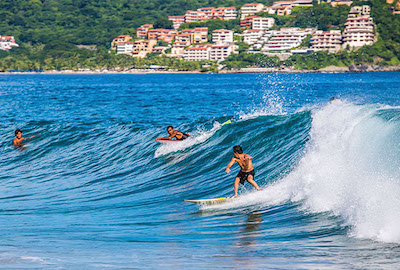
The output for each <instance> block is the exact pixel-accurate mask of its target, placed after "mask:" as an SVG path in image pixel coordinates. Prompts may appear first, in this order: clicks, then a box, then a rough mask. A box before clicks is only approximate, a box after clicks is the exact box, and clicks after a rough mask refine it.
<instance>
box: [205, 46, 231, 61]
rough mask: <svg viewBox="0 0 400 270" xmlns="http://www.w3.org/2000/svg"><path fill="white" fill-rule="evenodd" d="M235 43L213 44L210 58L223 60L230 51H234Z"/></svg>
mask: <svg viewBox="0 0 400 270" xmlns="http://www.w3.org/2000/svg"><path fill="white" fill-rule="evenodd" d="M236 48H237V46H235V45H228V44H226V45H213V46H211V50H210V60H213V61H215V60H216V61H223V60H225V59H226V58H227V57H228V56H229V55H231V54H232V53H236V51H235V50H236Z"/></svg>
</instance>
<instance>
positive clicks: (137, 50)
mask: <svg viewBox="0 0 400 270" xmlns="http://www.w3.org/2000/svg"><path fill="white" fill-rule="evenodd" d="M156 44H157V40H154V39H149V40H135V41H134V42H133V50H132V56H134V57H146V55H147V54H148V53H151V52H152V51H153V47H154V46H155V45H156Z"/></svg>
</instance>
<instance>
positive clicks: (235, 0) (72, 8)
mask: <svg viewBox="0 0 400 270" xmlns="http://www.w3.org/2000/svg"><path fill="white" fill-rule="evenodd" d="M246 2H249V1H247V0H190V1H186V0H142V1H137V0H3V1H0V16H1V21H0V34H2V35H12V36H15V38H16V40H17V43H28V42H29V43H32V44H36V43H42V44H47V43H49V42H51V41H54V40H61V41H64V42H69V43H73V44H96V45H103V46H104V45H105V44H109V43H110V41H111V40H112V39H113V38H114V37H116V36H118V35H121V34H134V29H136V28H137V27H139V26H140V25H142V24H146V23H151V24H154V25H156V26H158V27H170V26H171V24H170V22H169V21H168V16H169V15H183V14H185V12H186V11H187V10H196V9H198V8H201V7H209V6H214V7H219V6H237V7H240V6H242V5H243V4H245V3H246ZM259 2H262V3H264V4H271V1H269V0H263V1H259Z"/></svg>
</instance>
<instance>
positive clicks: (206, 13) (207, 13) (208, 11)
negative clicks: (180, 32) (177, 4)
mask: <svg viewBox="0 0 400 270" xmlns="http://www.w3.org/2000/svg"><path fill="white" fill-rule="evenodd" d="M214 11H215V8H213V7H203V8H199V9H197V21H205V20H211V19H213V17H214Z"/></svg>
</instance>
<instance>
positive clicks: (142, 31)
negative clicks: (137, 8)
mask: <svg viewBox="0 0 400 270" xmlns="http://www.w3.org/2000/svg"><path fill="white" fill-rule="evenodd" d="M151 28H153V25H152V24H143V25H142V26H140V27H138V28H137V29H136V36H137V37H138V38H147V33H148V32H149V29H151Z"/></svg>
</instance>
